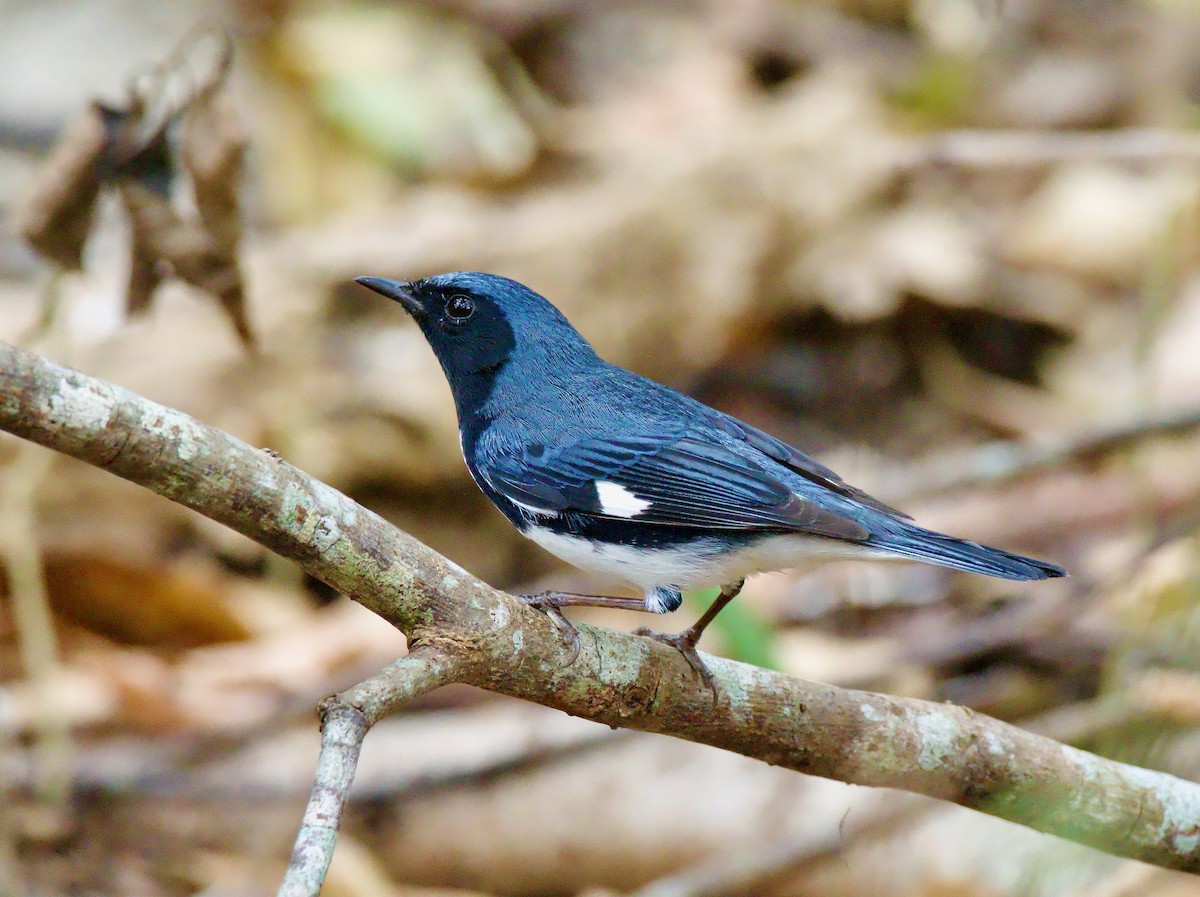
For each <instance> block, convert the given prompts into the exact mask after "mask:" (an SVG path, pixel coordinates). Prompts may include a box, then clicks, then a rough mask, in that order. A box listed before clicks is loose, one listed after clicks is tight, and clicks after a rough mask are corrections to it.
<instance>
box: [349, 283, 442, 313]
mask: <svg viewBox="0 0 1200 897" xmlns="http://www.w3.org/2000/svg"><path fill="white" fill-rule="evenodd" d="M354 282H355V283H361V284H362V285H363V286H364V287H366V288H367V289H368V290H374V291H375V292H376V293H378V294H379V295H380V296H387V297H388V298H389V299H392V300H394V301H396V302H399V303H400V304H401V305H403V306H404V310H405V311H407V312H408V313H409V314H410V315H412V316H413V317H414V318H423V317H425V306H424V305H422V304H421V301H420V300H419V299H417V297H416V296H414V295H413V293H412V284H411V283H409V282H408V281H407V280H388V279H387V278H386V277H356V278H354Z"/></svg>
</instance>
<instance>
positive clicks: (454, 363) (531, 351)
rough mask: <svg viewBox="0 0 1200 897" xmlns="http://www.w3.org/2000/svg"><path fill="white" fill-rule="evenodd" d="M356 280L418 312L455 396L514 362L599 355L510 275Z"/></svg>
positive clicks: (553, 363)
mask: <svg viewBox="0 0 1200 897" xmlns="http://www.w3.org/2000/svg"><path fill="white" fill-rule="evenodd" d="M356 280H357V282H358V283H360V284H362V285H363V286H365V287H367V288H368V289H371V290H374V291H375V292H376V293H379V294H380V295H382V296H386V297H387V298H389V299H393V300H395V301H396V302H398V303H400V304H401V305H402V306H404V310H405V311H407V312H408V313H409V314H410V315H412V317H413V319H414V320H415V321H416V322H417V324H418V325H419V326H420V328H421V331H422V332H423V333H424V334H425V338H426V339H427V340H429V345H430V346H431V347H432V348H433V351H434V354H436V355H437V358H438V361H440V362H441V364H442V368H443V369H444V370H445V372H446V377H447V379H449V381H450V386H451V389H452V390H454V392H455V395H456V397H458V395H459V388H460V386H462V385H463V383H464V381H468V380H475V379H478V377H479V375H485V376H488V377H492V376H494V375H496V374H497V373H498V372H499V371H500V370H501V369H503V368H505V367H506V366H508V365H510V363H512V362H514V361H517V362H518V366H520V367H524V368H526V369H531V370H530V371H529V372H530V373H532V372H538V371H539V369H541V370H540V372H541V373H546V372H547V371H553V370H555V369H561V367H562V366H563V365H570V364H571V363H572V362H573V361H578V362H580V363H588V362H591V361H594V360H595V358H596V356H595V353H594V352H593V351H592V348H591V346H589V345H588V343H587V341H586V340H584V338H583V337H582V336H580V335H579V332H578V331H577V330H575V328H574V327H572V326H571V324H570V322H568V321H567V319H566V318H565V317H563V314H562V312H560V311H559V310H558V309H557V308H555V307H554V306H553V305H551V304H550V302H549V301H548V300H546V299H545V298H544V297H542V296H540V295H538V294H537V293H535V292H534V291H533V290H531V289H529V287H527V286H524V285H523V284H520V283H517V282H516V281H515V280H509V279H508V278H507V277H499V276H497V275H494V274H480V273H477V272H468V271H460V272H455V273H453V274H438V275H436V276H434V277H427V278H425V279H424V280H417V281H411V282H410V281H402V280H387V279H385V278H382V277H359V278H356Z"/></svg>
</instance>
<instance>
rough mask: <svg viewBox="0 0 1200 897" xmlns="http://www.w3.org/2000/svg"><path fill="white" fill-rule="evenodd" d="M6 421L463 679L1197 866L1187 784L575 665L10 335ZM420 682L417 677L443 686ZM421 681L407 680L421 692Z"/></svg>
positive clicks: (744, 673)
mask: <svg viewBox="0 0 1200 897" xmlns="http://www.w3.org/2000/svg"><path fill="white" fill-rule="evenodd" d="M0 429H4V430H8V431H9V432H12V433H15V434H16V435H18V436H21V437H23V438H26V439H30V440H32V441H34V442H37V443H39V444H41V445H44V446H47V447H49V448H53V449H55V450H57V451H60V452H64V453H66V454H68V455H72V456H74V457H76V458H79V459H81V460H84V461H87V462H89V463H91V464H95V465H97V466H99V467H103V468H105V469H107V470H109V471H111V472H113V473H115V474H117V475H118V476H121V477H124V478H125V479H128V480H132V481H133V482H136V483H139V484H141V485H143V486H145V487H147V488H149V489H152V490H153V491H155V492H157V493H159V494H160V495H165V496H166V497H168V498H171V499H173V500H175V501H177V502H179V503H181V504H184V505H186V506H187V507H190V508H193V509H194V510H197V511H199V512H200V513H202V514H204V515H206V516H208V517H210V518H212V519H214V520H217V521H220V522H221V523H224V524H226V525H227V526H230V527H232V528H233V529H235V530H237V531H238V532H241V533H243V534H245V535H247V536H249V537H250V538H252V539H254V540H256V541H257V542H259V543H260V544H262V545H264V546H266V547H268V548H270V549H272V550H274V551H276V552H278V553H279V554H281V555H283V556H284V557H287V558H290V559H292V560H294V561H296V562H297V563H299V564H301V565H302V566H303V567H304V568H305V569H306V570H307V571H308V572H309V573H311V574H313V575H314V576H316V577H318V578H319V579H322V580H324V581H325V582H327V583H328V584H329V585H331V586H332V587H333V588H335V589H337V590H338V591H339V592H342V593H343V594H346V595H348V596H350V597H351V598H353V599H354V600H356V601H359V602H360V603H362V604H363V605H365V606H366V607H368V608H370V609H371V610H373V611H375V612H376V613H378V614H380V615H382V616H383V617H385V618H386V619H388V620H390V621H391V622H392V623H393V624H395V625H396V626H397V627H399V628H400V629H401V630H403V631H404V632H405V634H406V635H407V636H408V638H409V644H410V647H411V648H412V650H413V651H414V652H415V653H416V654H417V655H419V656H420V657H429V658H433V657H442V658H447V659H448V660H447V662H448V663H449V664H450V667H452V668H453V674H452V677H453V678H456V679H458V680H460V681H464V682H470V683H472V684H474V685H479V686H482V687H485V688H490V689H492V690H494V691H497V692H502V693H504V694H508V695H513V696H516V697H520V698H524V699H526V700H529V701H534V702H537V703H540V704H544V705H546V706H549V707H555V708H558V709H560V710H563V711H565V712H567V713H571V714H574V715H576V716H581V717H584V718H587V719H591V720H595V721H598V722H601V723H605V724H608V725H613V726H625V727H629V728H634V729H642V730H645V731H649V732H658V733H662V734H668V735H673V736H676V737H679V738H685V739H688V740H691V741H697V742H701V743H704V744H710V745H714V746H716V747H721V748H725V749H727V750H732V751H736V752H738V753H741V754H744V755H746V756H749V757H756V758H758V759H761V760H765V761H766V762H768V763H774V764H777V765H781V766H786V767H789V768H791V769H796V770H800V771H803V772H807V773H811V774H814V775H819V776H824V777H827V778H832V779H838V780H841V781H844V782H851V783H855V784H860V785H874V786H884V787H891V788H900V789H904V790H907V791H913V792H916V793H919V794H926V795H929V796H932V797H936V798H940V799H943V800H948V801H953V802H955V803H958V804H961V805H962V806H966V807H971V808H974V809H976V810H980V811H982V812H985V813H990V814H992V815H994V816H998V817H1001V818H1003V819H1008V820H1011V821H1013V822H1017V823H1020V824H1022V825H1026V826H1029V827H1031V828H1034V829H1037V830H1039V831H1043V832H1049V833H1052V834H1056V835H1059V836H1061V837H1064V838H1069V839H1071V840H1074V841H1078V842H1080V843H1083V844H1089V845H1091V846H1093V847H1097V848H1099V849H1101V850H1105V851H1108V852H1110V853H1114V854H1117V855H1120V856H1126V857H1133V858H1136V859H1140V860H1144V861H1146V862H1151V863H1156V864H1158V865H1161V866H1166V867H1169V868H1175V869H1184V870H1188V871H1191V872H1197V871H1200V786H1197V785H1196V784H1194V783H1191V782H1186V781H1183V780H1181V779H1177V778H1174V777H1172V776H1168V775H1165V774H1162V773H1158V772H1151V771H1148V770H1144V769H1139V768H1137V767H1133V766H1128V765H1125V764H1122V763H1117V762H1114V761H1111V760H1105V759H1103V758H1100V757H1097V756H1095V755H1092V754H1088V753H1085V752H1083V751H1079V750H1076V749H1073V748H1070V747H1066V746H1064V745H1061V744H1059V743H1057V742H1055V741H1051V740H1049V739H1047V738H1043V737H1041V736H1038V735H1034V734H1032V733H1030V732H1025V731H1022V730H1020V729H1017V728H1015V727H1013V726H1010V725H1006V724H1004V723H1001V722H998V721H996V720H992V719H989V718H987V717H984V716H981V715H979V714H976V713H973V712H972V711H970V710H967V709H964V708H962V707H955V706H952V705H947V704H934V703H930V702H926V701H918V700H911V699H902V698H896V697H890V696H887V695H878V694H871V693H869V692H861V691H854V690H849V689H839V688H834V687H832V686H828V685H822V684H820V683H813V682H804V681H801V680H797V679H792V678H790V677H787V676H784V675H782V674H779V673H774V672H770V671H768V670H762V669H757V668H755V667H751V666H747V665H745V664H740V663H734V662H732V661H729V660H723V659H720V658H710V659H708V660H707V662H708V664H709V666H710V668H711V670H712V671H713V673H714V675H715V678H716V680H717V683H718V686H719V688H720V691H721V693H722V695H723V698H722V700H721V701H720V703H719V704H717V705H716V706H714V704H713V701H712V696H711V694H710V692H709V691H708V689H707V688H705V687H704V686H703V685H702V684H701V683H699V682H698V681H697V679H696V678H695V677H694V675H693V673H692V670H691V668H690V667H689V666H688V664H687V662H686V661H684V660H683V658H682V657H681V656H680V655H679V653H678V652H677V651H675V650H673V649H671V648H669V647H667V646H665V645H662V644H660V643H658V642H653V641H649V640H646V639H641V638H637V637H634V636H631V635H627V634H624V633H619V632H614V631H611V630H607V629H600V628H597V627H593V626H585V625H581V626H580V627H579V630H580V636H581V638H582V641H583V650H582V651H581V652H580V654H579V657H578V659H577V660H576V661H575V662H574V663H571V662H570V661H571V651H570V649H569V648H568V647H567V646H566V645H564V644H563V642H562V639H561V637H560V635H559V632H558V629H557V628H556V627H555V626H554V624H553V623H552V622H551V621H550V620H549V619H548V618H547V617H546V616H545V615H543V614H541V613H539V612H537V611H534V610H532V609H530V608H527V607H525V606H524V605H522V604H521V603H520V602H518V601H516V600H515V599H513V598H512V597H511V596H509V595H506V594H504V593H503V592H499V591H496V590H495V589H492V588H490V587H489V586H487V585H486V584H484V583H482V582H480V581H479V580H477V579H475V578H474V577H472V576H471V575H470V574H468V573H467V572H466V571H464V570H463V569H461V568H460V567H458V566H456V565H455V564H453V563H451V562H450V561H448V560H446V559H445V558H443V557H441V556H440V555H438V554H437V553H435V552H433V551H432V550H430V549H429V548H427V547H425V546H424V545H422V544H421V543H420V542H418V541H416V540H415V539H413V538H412V537H411V536H408V535H406V534H405V533H403V532H400V531H399V530H397V529H395V528H394V527H392V526H390V525H389V524H388V523H386V522H385V521H384V520H382V519H381V518H380V517H378V516H377V515H376V514H373V513H372V512H370V511H368V510H366V509H365V508H362V507H360V506H359V505H357V504H355V503H354V502H352V501H350V500H349V499H348V498H346V497H345V496H343V495H341V494H340V493H338V492H336V491H335V490H333V489H331V488H330V487H328V486H326V485H324V484H322V483H320V482H318V481H316V480H314V479H312V478H311V477H309V476H307V475H305V474H304V473H302V472H301V471H299V470H297V469H296V468H294V467H292V466H291V465H289V464H287V463H286V462H283V461H280V460H278V459H276V458H274V457H272V456H271V455H269V454H267V453H265V452H262V451H259V450H258V449H255V448H252V447H251V446H249V445H246V444H245V443H243V442H240V441H238V440H236V439H234V438H233V437H231V436H229V435H227V434H225V433H222V432H221V431H219V430H216V429H213V428H211V427H206V426H204V425H203V424H201V423H199V422H198V421H196V420H193V419H192V418H190V417H188V416H187V415H184V414H182V413H181V412H178V411H174V410H171V409H169V408H165V407H163V406H161V405H158V404H155V403H153V402H150V401H148V400H147V399H143V398H141V397H139V396H137V395H134V394H133V393H131V392H128V391H127V390H124V389H121V388H120V387H117V386H113V385H112V384H108V383H105V382H103V381H100V380H96V379H93V378H90V377H87V376H85V375H83V374H80V373H78V372H75V371H70V370H67V369H65V368H61V367H59V366H57V365H54V364H52V363H51V362H48V361H46V360H45V359H42V358H40V357H38V356H36V355H33V354H31V353H28V352H24V351H21V350H19V349H17V348H15V347H12V346H6V345H2V344H0ZM425 652H433V653H430V654H426V653H425ZM426 662H432V661H431V660H430V661H423V660H422V661H413V663H418V664H419V663H426ZM402 668H407V667H402ZM439 675H447V676H450V675H451V674H450V673H449V672H446V673H444V674H439ZM430 676H431V677H430V679H429V680H428V682H427V683H426V684H428V683H429V682H436V681H438V680H437V677H436V676H433V675H432V674H430ZM422 678H423V677H421V676H416V677H415V678H414V679H413V682H412V683H410V684H409V685H408V686H406V687H402V688H401V689H400V691H401V692H404V690H405V688H408V689H415V688H422V687H425V686H424V685H420V684H417V683H419V682H420V681H421V680H422ZM369 681H371V680H369ZM385 703H386V702H385ZM381 706H382V705H381ZM330 737H331V738H332V737H333V736H332V735H331V736H330Z"/></svg>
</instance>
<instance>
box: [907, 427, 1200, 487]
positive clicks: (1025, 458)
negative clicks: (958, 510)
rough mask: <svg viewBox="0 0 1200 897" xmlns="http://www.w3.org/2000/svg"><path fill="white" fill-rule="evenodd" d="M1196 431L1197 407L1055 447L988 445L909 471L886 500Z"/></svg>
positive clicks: (987, 481)
mask: <svg viewBox="0 0 1200 897" xmlns="http://www.w3.org/2000/svg"><path fill="white" fill-rule="evenodd" d="M1197 428H1200V408H1185V409H1183V410H1181V411H1172V412H1169V413H1167V414H1164V415H1161V416H1158V417H1150V418H1146V419H1144V420H1139V421H1131V422H1129V423H1124V424H1118V425H1116V426H1113V427H1109V428H1104V429H1100V430H1096V431H1094V432H1090V433H1083V434H1081V435H1080V436H1077V437H1075V438H1073V439H1069V440H1066V441H1064V442H1059V443H1055V444H1047V445H1033V444H1030V443H1027V442H1021V441H1017V440H1005V441H1000V442H990V443H988V444H986V445H982V446H979V447H978V448H974V449H971V450H969V451H967V452H966V453H964V454H963V455H962V456H961V457H959V458H957V459H955V458H939V459H938V460H937V462H936V463H933V464H929V465H922V466H920V467H915V468H912V469H910V470H909V471H908V473H907V474H906V475H902V477H901V480H902V482H903V483H904V484H903V485H902V486H901V487H900V489H899V490H898V494H897V493H895V492H893V493H889V496H888V498H889V500H890V501H895V502H903V501H911V500H913V499H916V498H929V497H933V496H938V495H945V494H947V493H951V492H959V491H962V490H965V489H972V488H975V487H977V486H995V485H999V484H1002V483H1006V482H1009V481H1011V480H1014V479H1017V478H1018V477H1022V476H1027V475H1029V474H1032V473H1037V472H1038V471H1041V470H1047V469H1050V468H1054V467H1062V466H1065V465H1067V464H1071V463H1075V462H1077V461H1087V460H1091V459H1093V458H1099V457H1102V456H1104V455H1108V454H1111V453H1113V452H1117V451H1120V450H1121V449H1124V448H1127V447H1129V446H1131V445H1136V444H1137V443H1139V442H1141V441H1143V440H1146V439H1154V438H1157V437H1160V436H1179V435H1183V434H1186V433H1190V432H1192V431H1193V430H1196V429H1197Z"/></svg>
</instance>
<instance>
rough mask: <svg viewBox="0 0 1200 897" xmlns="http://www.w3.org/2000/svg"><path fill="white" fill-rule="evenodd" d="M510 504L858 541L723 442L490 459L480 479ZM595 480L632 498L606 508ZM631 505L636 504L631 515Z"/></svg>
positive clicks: (625, 443)
mask: <svg viewBox="0 0 1200 897" xmlns="http://www.w3.org/2000/svg"><path fill="white" fill-rule="evenodd" d="M484 475H485V478H486V479H487V480H488V482H489V483H490V484H491V485H492V487H493V488H495V489H496V490H497V491H499V492H500V493H502V494H503V495H505V496H506V497H507V498H508V499H509V500H510V501H513V502H516V503H517V504H519V505H522V506H523V507H525V508H527V509H529V510H531V511H534V512H542V513H564V512H569V513H578V514H588V515H592V516H597V517H623V518H626V519H629V520H632V521H636V522H638V523H647V524H657V525H674V526H690V527H696V528H699V529H714V530H783V531H789V532H798V533H807V534H812V535H820V536H829V537H832V538H837V539H847V540H851V541H855V542H860V541H863V540H865V539H867V538H868V536H869V533H868V532H867V530H866V529H865V528H864V527H863V526H861V525H860V524H859V523H857V522H856V521H854V520H852V519H850V518H849V517H845V516H843V515H841V514H838V513H836V512H834V511H832V510H829V509H828V508H824V507H821V506H820V505H818V504H816V503H814V502H811V501H807V500H805V499H804V498H802V497H801V496H799V495H796V494H795V493H793V492H792V491H791V489H789V488H788V486H787V484H786V483H784V482H783V481H781V480H780V479H779V478H778V477H776V476H773V475H772V474H771V473H770V472H768V471H767V470H765V469H764V468H763V467H761V466H759V465H757V464H755V463H754V462H753V461H751V460H749V459H747V458H744V457H743V456H742V455H740V454H738V453H736V452H734V451H731V450H730V449H727V448H725V447H723V446H721V445H718V444H715V443H711V442H707V441H702V440H699V439H692V438H686V437H685V438H682V439H678V440H675V441H673V442H669V443H665V444H664V443H663V442H662V441H661V440H658V439H650V438H644V439H642V438H638V437H630V438H626V439H622V440H619V441H614V440H605V441H603V442H601V441H598V440H582V441H580V442H577V443H574V444H572V445H570V446H565V447H560V448H558V449H548V448H546V447H541V451H540V453H539V454H538V455H537V457H533V455H532V454H531V453H529V452H526V453H525V454H524V456H523V457H521V458H519V459H516V458H513V459H511V460H509V461H507V462H506V461H505V460H504V459H499V460H491V463H489V464H488V466H487V470H486V473H485V474H484ZM597 483H611V484H614V485H615V486H619V487H621V488H622V489H624V490H626V491H627V492H628V493H629V495H630V496H631V497H632V498H633V499H636V501H635V502H634V503H633V505H631V506H626V507H625V508H623V509H622V512H621V513H611V512H610V511H611V509H610V511H606V508H605V504H604V502H603V501H601V492H600V489H599V487H598V486H597ZM629 507H636V508H637V510H636V511H635V512H633V513H630V512H629Z"/></svg>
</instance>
